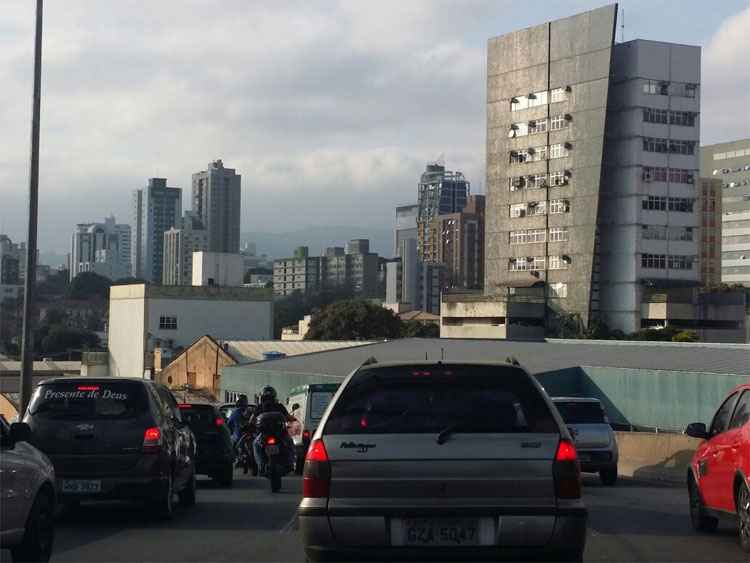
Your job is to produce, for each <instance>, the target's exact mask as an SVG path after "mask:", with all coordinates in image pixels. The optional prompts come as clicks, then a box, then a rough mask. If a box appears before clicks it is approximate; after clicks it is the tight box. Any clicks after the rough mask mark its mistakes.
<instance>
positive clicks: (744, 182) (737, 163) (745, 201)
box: [701, 139, 750, 287]
mask: <svg viewBox="0 0 750 563" xmlns="http://www.w3.org/2000/svg"><path fill="white" fill-rule="evenodd" d="M701 176H703V177H705V178H713V179H717V180H719V181H720V182H721V207H722V215H721V227H722V232H721V237H722V238H721V281H722V282H723V283H726V284H742V285H744V286H745V287H750V139H742V140H740V141H732V142H728V143H718V144H716V145H708V146H704V147H701Z"/></svg>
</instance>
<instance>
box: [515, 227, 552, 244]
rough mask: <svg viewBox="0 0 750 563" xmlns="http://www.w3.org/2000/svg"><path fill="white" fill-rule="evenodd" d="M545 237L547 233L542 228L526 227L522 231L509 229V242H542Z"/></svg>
mask: <svg viewBox="0 0 750 563" xmlns="http://www.w3.org/2000/svg"><path fill="white" fill-rule="evenodd" d="M546 239H547V233H546V232H545V230H544V229H526V230H524V231H510V233H509V242H510V244H528V243H534V242H544V241H545V240H546Z"/></svg>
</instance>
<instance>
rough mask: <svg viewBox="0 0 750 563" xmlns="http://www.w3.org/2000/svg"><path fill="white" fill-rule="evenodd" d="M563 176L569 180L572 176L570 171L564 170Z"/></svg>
mask: <svg viewBox="0 0 750 563" xmlns="http://www.w3.org/2000/svg"><path fill="white" fill-rule="evenodd" d="M564 174H565V177H566V178H570V177H571V176H572V175H573V173H572V172H571V171H570V170H566V171H565V172H564Z"/></svg>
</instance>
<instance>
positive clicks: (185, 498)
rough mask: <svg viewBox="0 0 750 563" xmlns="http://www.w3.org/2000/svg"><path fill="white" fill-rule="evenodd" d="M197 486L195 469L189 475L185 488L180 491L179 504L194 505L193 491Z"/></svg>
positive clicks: (194, 491)
mask: <svg viewBox="0 0 750 563" xmlns="http://www.w3.org/2000/svg"><path fill="white" fill-rule="evenodd" d="M197 488H198V483H197V482H196V478H195V471H193V474H192V475H191V476H190V479H189V480H188V482H187V484H186V485H185V488H184V489H182V490H181V491H180V494H179V497H180V504H181V505H182V506H187V507H189V506H195V493H196V490H197Z"/></svg>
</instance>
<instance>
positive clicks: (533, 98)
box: [527, 90, 547, 108]
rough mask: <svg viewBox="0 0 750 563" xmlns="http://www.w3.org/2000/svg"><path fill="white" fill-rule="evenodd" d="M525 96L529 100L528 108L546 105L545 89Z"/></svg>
mask: <svg viewBox="0 0 750 563" xmlns="http://www.w3.org/2000/svg"><path fill="white" fill-rule="evenodd" d="M527 98H528V100H529V107H530V108H533V107H538V106H546V105H547V91H546V90H545V91H544V92H534V93H533V94H529V95H528V96H527Z"/></svg>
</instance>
